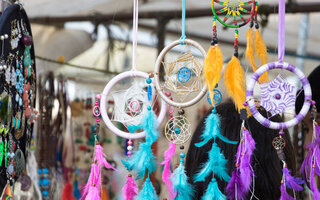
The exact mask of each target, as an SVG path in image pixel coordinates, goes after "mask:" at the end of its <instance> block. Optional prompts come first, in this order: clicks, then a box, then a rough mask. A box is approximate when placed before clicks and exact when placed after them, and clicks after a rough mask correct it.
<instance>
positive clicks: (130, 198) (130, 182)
mask: <svg viewBox="0 0 320 200" xmlns="http://www.w3.org/2000/svg"><path fill="white" fill-rule="evenodd" d="M121 191H122V195H123V199H124V200H134V197H135V196H136V195H137V194H138V188H137V185H136V183H135V181H134V179H133V177H132V176H127V182H126V184H125V185H124V186H123V188H122V190H121Z"/></svg>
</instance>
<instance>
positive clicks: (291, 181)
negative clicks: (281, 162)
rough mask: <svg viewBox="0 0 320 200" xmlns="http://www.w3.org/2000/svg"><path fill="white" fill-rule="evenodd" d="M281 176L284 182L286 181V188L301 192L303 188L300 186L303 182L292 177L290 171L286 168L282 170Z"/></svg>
mask: <svg viewBox="0 0 320 200" xmlns="http://www.w3.org/2000/svg"><path fill="white" fill-rule="evenodd" d="M283 174H284V176H285V181H286V182H285V183H286V186H287V187H288V188H291V189H293V190H296V191H301V190H303V188H302V187H301V186H300V185H301V184H303V183H304V181H303V180H301V179H300V178H296V177H293V176H292V175H291V174H290V170H289V169H288V168H286V167H284V168H283Z"/></svg>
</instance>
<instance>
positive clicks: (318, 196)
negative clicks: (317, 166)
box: [310, 167, 320, 199]
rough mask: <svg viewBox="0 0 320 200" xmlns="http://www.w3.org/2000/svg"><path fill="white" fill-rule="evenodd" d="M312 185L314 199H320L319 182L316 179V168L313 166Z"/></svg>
mask: <svg viewBox="0 0 320 200" xmlns="http://www.w3.org/2000/svg"><path fill="white" fill-rule="evenodd" d="M310 176H311V177H310V187H311V191H312V193H313V197H314V199H320V192H319V190H318V187H317V184H316V183H315V181H314V168H313V167H311V174H310Z"/></svg>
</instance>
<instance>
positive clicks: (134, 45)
mask: <svg viewBox="0 0 320 200" xmlns="http://www.w3.org/2000/svg"><path fill="white" fill-rule="evenodd" d="M137 40H138V0H134V1H133V30H132V71H136V66H137V63H136V62H137V61H136V56H137Z"/></svg>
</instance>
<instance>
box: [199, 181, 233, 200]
mask: <svg viewBox="0 0 320 200" xmlns="http://www.w3.org/2000/svg"><path fill="white" fill-rule="evenodd" d="M226 199H227V198H226V196H225V195H224V194H223V193H222V192H221V191H220V189H219V187H218V183H217V180H216V179H215V178H212V179H211V182H210V184H209V185H208V188H207V190H206V192H205V194H204V195H203V196H202V198H201V200H226Z"/></svg>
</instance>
